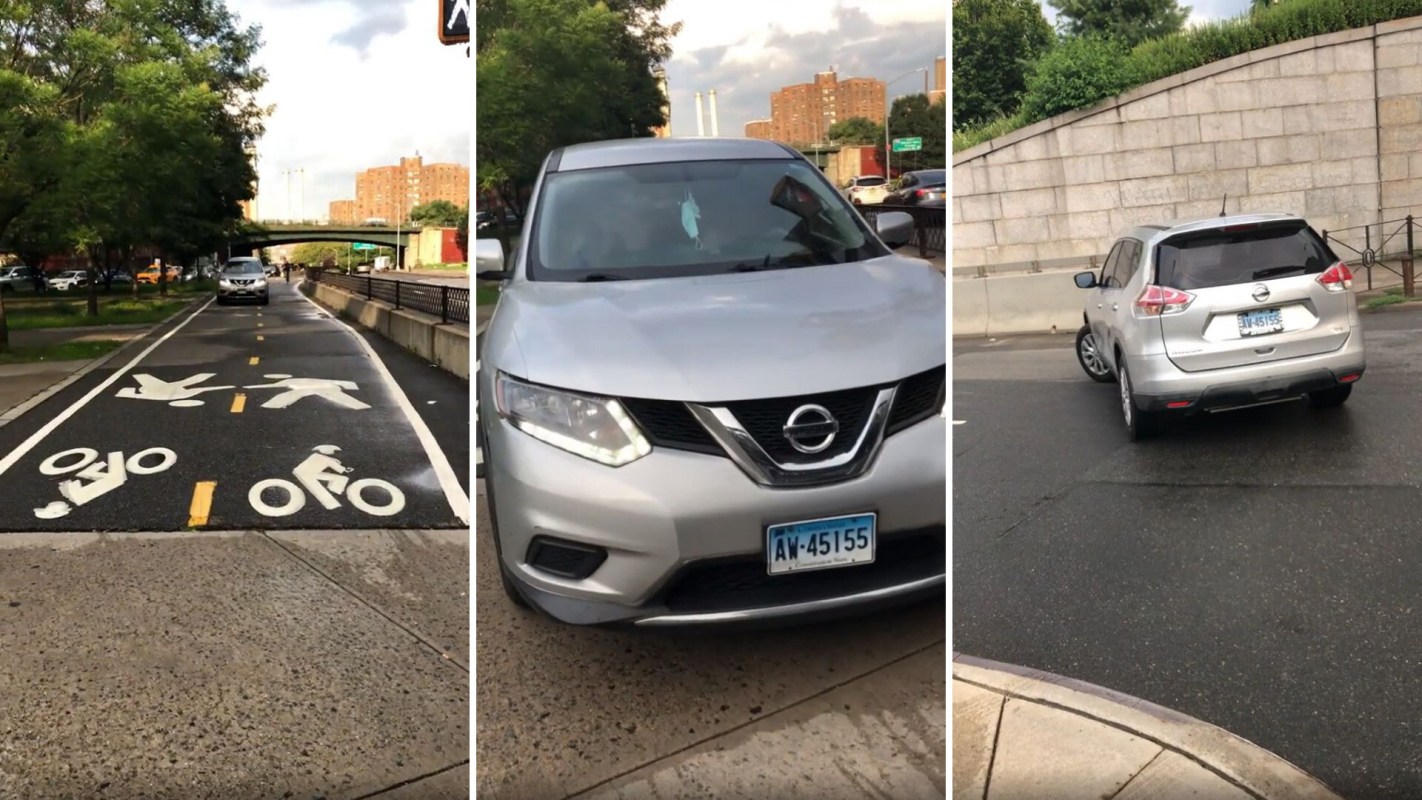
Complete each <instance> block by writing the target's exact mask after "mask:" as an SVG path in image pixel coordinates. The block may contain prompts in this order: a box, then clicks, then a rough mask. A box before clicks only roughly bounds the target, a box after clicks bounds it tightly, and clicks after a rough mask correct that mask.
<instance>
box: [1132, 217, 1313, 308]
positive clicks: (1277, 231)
mask: <svg viewBox="0 0 1422 800" xmlns="http://www.w3.org/2000/svg"><path fill="white" fill-rule="evenodd" d="M1337 260H1338V259H1337V257H1336V256H1334V255H1333V253H1332V251H1330V250H1329V249H1328V245H1326V244H1325V243H1324V242H1323V239H1322V238H1321V237H1319V235H1318V234H1317V233H1315V232H1314V231H1313V229H1312V228H1310V227H1309V226H1308V225H1307V224H1306V223H1304V222H1302V221H1299V220H1290V221H1286V222H1281V223H1266V224H1252V225H1240V226H1230V227H1225V228H1215V229H1211V230H1208V231H1201V232H1198V233H1188V234H1182V235H1180V236H1175V237H1171V238H1170V239H1167V240H1166V241H1164V242H1162V243H1161V244H1160V245H1159V246H1158V247H1157V248H1156V264H1157V265H1158V270H1157V275H1158V278H1157V280H1158V282H1159V283H1160V284H1161V285H1163V286H1169V287H1171V288H1173V289H1180V290H1182V291H1190V290H1192V289H1208V288H1211V287H1214V286H1230V285H1233V284H1239V283H1251V282H1254V281H1262V280H1269V279H1271V278H1284V277H1289V276H1294V275H1315V274H1318V273H1320V272H1323V271H1324V270H1326V269H1328V267H1329V265H1331V264H1333V263H1334V262H1335V261H1337Z"/></svg>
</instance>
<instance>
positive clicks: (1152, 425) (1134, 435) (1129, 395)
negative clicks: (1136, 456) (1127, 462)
mask: <svg viewBox="0 0 1422 800" xmlns="http://www.w3.org/2000/svg"><path fill="white" fill-rule="evenodd" d="M1116 361H1117V362H1118V366H1117V368H1116V380H1117V381H1118V382H1119V383H1120V384H1121V416H1122V417H1123V418H1124V420H1125V422H1126V433H1127V434H1128V435H1129V436H1130V439H1131V441H1133V442H1139V441H1141V440H1142V439H1148V438H1150V437H1151V436H1152V435H1154V434H1155V432H1156V430H1157V428H1158V427H1159V418H1158V417H1157V415H1155V414H1153V413H1151V412H1149V411H1142V410H1141V409H1140V407H1139V406H1137V405H1136V390H1135V384H1133V383H1131V373H1130V370H1128V369H1126V360H1125V359H1124V358H1121V357H1120V356H1119V355H1118V356H1117V357H1116Z"/></svg>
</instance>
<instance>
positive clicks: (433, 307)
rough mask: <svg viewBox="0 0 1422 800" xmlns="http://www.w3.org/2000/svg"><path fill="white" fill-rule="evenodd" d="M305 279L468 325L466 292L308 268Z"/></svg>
mask: <svg viewBox="0 0 1422 800" xmlns="http://www.w3.org/2000/svg"><path fill="white" fill-rule="evenodd" d="M306 279H307V280H309V281H312V282H314V283H324V284H327V285H329V286H334V287H336V288H337V289H344V290H345V291H347V292H350V293H351V294H355V295H359V296H361V297H364V298H365V299H367V300H382V301H384V302H386V303H390V304H392V305H394V306H395V307H396V308H404V309H409V310H411V311H419V312H422V313H425V314H430V315H433V316H436V317H439V320H440V322H444V323H449V322H463V323H465V324H468V323H469V290H468V289H462V288H460V287H458V286H442V285H435V284H430V283H417V282H415V281H402V280H394V279H392V278H377V277H374V276H372V275H346V274H345V273H341V272H335V271H332V270H321V269H308V270H307V271H306Z"/></svg>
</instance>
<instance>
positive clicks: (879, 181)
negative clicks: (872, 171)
mask: <svg viewBox="0 0 1422 800" xmlns="http://www.w3.org/2000/svg"><path fill="white" fill-rule="evenodd" d="M856 183H857V184H858V185H859V186H883V185H884V184H885V183H888V181H885V180H884V179H883V178H880V177H878V176H877V175H876V176H873V177H869V178H860V179H859V180H857V181H856Z"/></svg>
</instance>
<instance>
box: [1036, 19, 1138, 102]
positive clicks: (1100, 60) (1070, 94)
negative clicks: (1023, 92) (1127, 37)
mask: <svg viewBox="0 0 1422 800" xmlns="http://www.w3.org/2000/svg"><path fill="white" fill-rule="evenodd" d="M1138 78H1139V76H1138V75H1137V73H1136V68H1135V62H1133V61H1132V60H1131V59H1130V58H1129V57H1128V54H1127V53H1126V51H1125V50H1124V49H1123V48H1122V46H1121V44H1120V43H1119V42H1115V41H1110V40H1106V39H1101V38H1097V37H1094V36H1087V37H1081V38H1078V39H1070V40H1068V41H1066V42H1063V43H1062V44H1061V45H1059V46H1058V47H1056V48H1055V49H1053V50H1052V51H1051V52H1050V53H1048V54H1046V55H1045V56H1043V57H1042V59H1041V60H1040V61H1038V62H1037V63H1036V64H1035V65H1033V68H1032V72H1031V74H1030V75H1028V77H1027V96H1026V97H1025V98H1024V99H1023V101H1022V110H1023V112H1024V113H1025V114H1026V115H1027V118H1028V119H1029V120H1030V121H1032V122H1036V121H1037V120H1042V119H1046V118H1047V117H1051V116H1055V115H1057V114H1063V113H1065V112H1067V111H1073V110H1075V109H1078V108H1087V107H1090V106H1092V105H1095V104H1096V103H1099V102H1101V101H1102V100H1105V99H1106V98H1108V97H1112V96H1114V95H1117V94H1120V93H1121V92H1123V91H1125V90H1126V89H1128V88H1130V87H1132V86H1135V85H1136V84H1137V83H1138Z"/></svg>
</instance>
